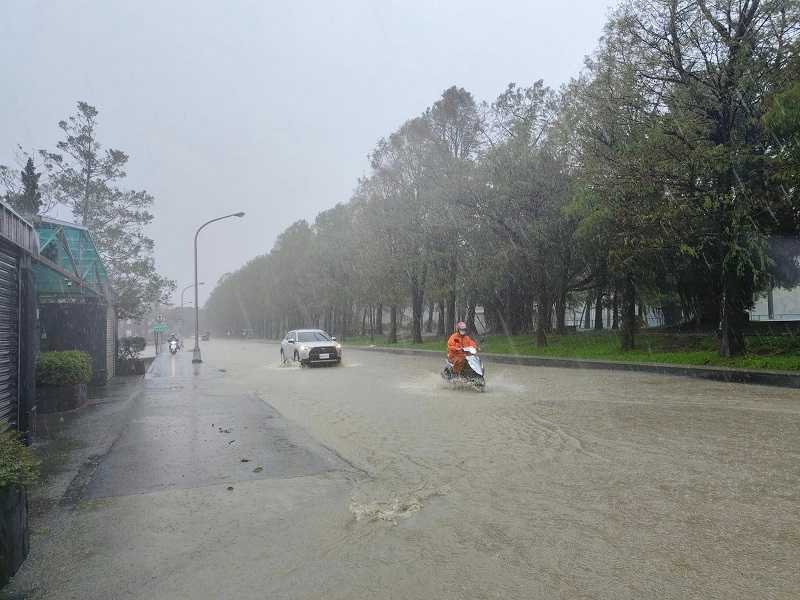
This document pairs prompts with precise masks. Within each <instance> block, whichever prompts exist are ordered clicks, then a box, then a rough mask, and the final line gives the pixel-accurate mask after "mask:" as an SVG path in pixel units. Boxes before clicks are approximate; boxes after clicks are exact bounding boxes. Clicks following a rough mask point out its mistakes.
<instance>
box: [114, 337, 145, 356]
mask: <svg viewBox="0 0 800 600" xmlns="http://www.w3.org/2000/svg"><path fill="white" fill-rule="evenodd" d="M146 345H147V340H145V339H144V338H143V337H139V336H133V337H122V338H119V344H118V345H117V358H119V359H120V360H134V359H137V358H139V353H140V352H142V351H143V350H144V348H145V346H146Z"/></svg>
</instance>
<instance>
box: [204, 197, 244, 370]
mask: <svg viewBox="0 0 800 600" xmlns="http://www.w3.org/2000/svg"><path fill="white" fill-rule="evenodd" d="M243 216H244V213H243V212H236V213H231V214H229V215H225V216H222V217H217V218H216V219H211V220H210V221H206V222H205V223H203V224H202V225H200V227H198V228H197V231H195V233H194V350H193V351H192V362H193V363H201V362H203V359H202V357H201V356H200V305H199V302H198V287H199V285H200V284H199V283H198V282H197V236H198V235H200V232H201V231H202V230H203V228H204V227H206V226H207V225H211V223H216V222H217V221H222V219H229V218H231V217H239V218H241V217H243Z"/></svg>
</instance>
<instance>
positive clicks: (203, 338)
mask: <svg viewBox="0 0 800 600" xmlns="http://www.w3.org/2000/svg"><path fill="white" fill-rule="evenodd" d="M210 338H211V333H210V332H208V331H206V332H205V333H204V334H203V335H202V336H201V339H202V340H203V341H204V342H207V341H208V340H209V339H210Z"/></svg>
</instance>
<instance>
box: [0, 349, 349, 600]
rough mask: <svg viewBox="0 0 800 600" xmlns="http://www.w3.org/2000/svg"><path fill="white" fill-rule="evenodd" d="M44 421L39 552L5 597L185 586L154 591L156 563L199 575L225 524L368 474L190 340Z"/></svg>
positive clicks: (137, 593) (35, 528)
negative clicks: (187, 552) (204, 358)
mask: <svg viewBox="0 0 800 600" xmlns="http://www.w3.org/2000/svg"><path fill="white" fill-rule="evenodd" d="M39 425H40V426H39V429H38V433H37V435H38V438H37V442H36V448H37V451H38V452H39V453H40V455H41V456H42V458H43V461H44V481H43V483H42V485H40V486H39V487H37V488H36V489H35V490H33V494H32V500H31V508H32V511H31V514H32V516H31V529H32V539H31V554H30V556H29V558H28V560H27V561H26V563H25V564H24V565H23V567H22V569H21V570H20V571H19V573H18V574H17V576H16V577H15V578H14V580H13V581H12V583H11V584H10V585H9V586H8V587H7V588H6V589H5V590H4V592H0V598H4V596H3V595H2V594H3V593H4V594H5V595H6V597H8V598H15V599H16V598H26V599H29V598H58V599H64V598H80V599H91V598H98V599H100V598H102V599H106V598H134V597H135V598H154V597H164V598H166V597H184V596H182V595H178V596H175V595H171V594H170V593H167V592H166V591H159V592H155V591H153V588H152V586H153V585H154V584H155V582H154V577H153V572H154V570H155V571H161V572H163V573H165V574H166V573H171V574H172V575H174V571H175V569H179V570H182V569H184V568H185V569H187V577H189V579H190V580H192V577H191V574H192V573H194V572H195V570H196V569H200V570H202V568H203V565H204V564H205V562H204V559H203V558H202V555H204V554H212V555H215V554H216V553H217V552H218V550H219V543H220V542H219V540H220V539H221V538H220V537H219V536H222V537H225V538H226V539H227V540H228V541H231V540H232V539H235V538H237V537H239V535H237V532H238V534H250V533H254V532H250V531H249V527H250V524H252V523H257V522H259V521H261V520H263V519H275V518H280V519H283V518H284V517H283V516H281V517H278V515H280V514H281V513H284V516H285V513H286V511H287V510H289V511H290V512H291V510H293V507H294V506H296V505H303V504H304V503H305V502H306V501H307V500H308V499H310V498H314V497H318V496H319V495H320V493H322V494H323V495H328V496H330V495H331V493H334V492H335V493H336V494H345V493H346V490H347V488H348V481H350V480H351V479H352V478H356V477H359V476H360V473H359V472H358V471H357V470H355V469H353V468H352V467H350V465H348V464H347V463H346V462H345V461H343V460H342V459H340V458H339V457H338V456H337V455H336V454H335V453H334V452H333V451H331V450H329V449H327V448H325V447H324V446H322V445H320V444H318V443H316V442H315V441H314V440H313V439H312V438H311V437H310V436H308V435H307V434H306V433H305V432H304V431H302V430H301V429H299V428H298V427H296V426H295V425H293V424H292V423H290V422H289V421H287V420H286V419H284V418H283V417H282V416H281V415H280V414H279V413H278V412H277V411H275V410H274V409H273V408H272V407H271V406H269V405H268V404H267V403H265V402H264V401H262V400H261V399H259V398H258V397H257V396H255V395H253V394H251V393H248V392H247V391H246V390H243V389H241V388H239V387H238V386H237V385H236V383H235V382H233V381H230V380H229V378H227V377H226V375H225V372H224V371H223V370H218V369H215V368H214V367H213V365H209V364H202V365H192V363H191V353H188V352H182V353H179V354H177V355H175V356H171V355H169V354H168V353H165V354H160V355H159V356H157V357H156V360H155V361H154V363H153V364H152V366H151V367H150V369H149V370H148V373H147V375H146V376H145V377H138V378H124V379H117V380H114V381H113V382H112V383H111V384H110V385H108V386H106V387H105V388H102V389H99V390H94V393H93V397H92V398H91V400H90V403H89V404H88V405H87V406H86V407H84V408H82V409H79V410H76V411H73V412H72V413H64V414H61V415H51V416H48V418H46V419H41V420H40V423H39ZM276 480H281V481H282V482H283V483H282V484H281V485H279V486H275V485H272V484H269V485H267V486H266V487H265V486H264V485H259V482H264V483H266V482H267V481H276ZM253 484H256V485H257V487H255V488H253V487H252V486H253ZM340 504H341V506H342V507H344V506H345V505H346V502H345V500H344V496H343V497H342V499H341V502H340ZM264 511H266V512H265V513H264V515H263V516H261V515H260V514H259V513H261V512H264ZM273 529H274V527H273ZM257 531H259V532H263V531H264V530H263V529H262V528H260V527H259V528H258V529H257ZM211 532H213V535H212V537H211V539H206V538H207V536H208V535H209V534H210V533H211ZM223 532H224V533H223ZM258 535H259V536H263V535H264V533H259V534H258ZM165 536H166V537H165ZM259 539H260V538H256V539H255V540H250V542H249V543H250V544H253V543H257V544H258V545H260V543H262V542H263V540H261V542H259V541H258V540H259ZM183 547H192V548H194V552H195V553H196V555H195V558H193V559H192V560H188V561H187V560H186V557H185V556H183V555H182V551H181V550H179V549H180V548H183ZM247 547H248V545H247V543H244V546H242V548H245V549H246V548H247ZM154 560H157V563H154V562H153V561H154ZM176 561H177V562H176ZM212 562H219V560H218V559H217V558H214V559H213V561H212ZM167 579H168V578H167ZM161 583H162V584H163V583H164V581H163V580H162V581H161ZM187 585H189V587H193V586H194V583H192V582H191V581H190V583H189V584H187ZM201 588H202V586H201ZM198 589H200V588H198ZM195 597H207V596H195ZM208 597H222V596H217V595H212V596H208Z"/></svg>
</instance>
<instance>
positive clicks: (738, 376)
mask: <svg viewBox="0 0 800 600" xmlns="http://www.w3.org/2000/svg"><path fill="white" fill-rule="evenodd" d="M352 350H366V351H369V352H386V353H389V354H404V355H407V356H414V355H421V356H431V357H433V356H441V355H442V353H441V352H438V351H436V350H416V349H414V348H386V347H369V346H358V347H352ZM481 356H482V357H484V358H486V359H489V360H491V362H494V363H499V364H506V365H521V366H528V367H554V368H563V369H603V370H607V371H633V372H638V373H657V374H660V375H677V376H680V377H695V378H698V379H710V380H712V381H724V382H727V383H749V384H755V385H769V386H774V387H784V388H795V389H800V373H794V372H792V371H759V370H751V369H732V368H728V367H698V366H693V365H673V364H665V363H634V362H630V363H629V362H621V361H607V360H592V359H587V358H556V357H546V356H520V355H516V354H488V353H483V354H481Z"/></svg>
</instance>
